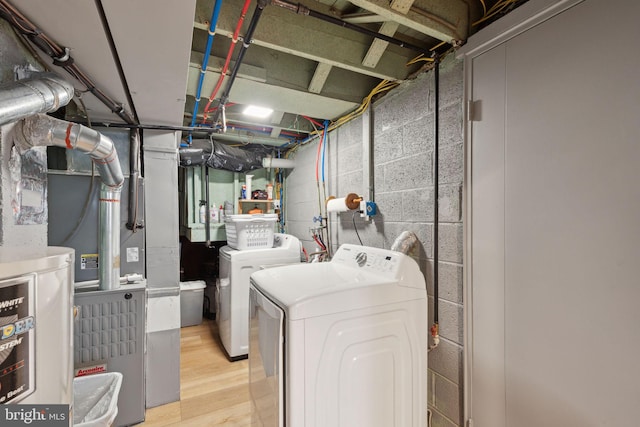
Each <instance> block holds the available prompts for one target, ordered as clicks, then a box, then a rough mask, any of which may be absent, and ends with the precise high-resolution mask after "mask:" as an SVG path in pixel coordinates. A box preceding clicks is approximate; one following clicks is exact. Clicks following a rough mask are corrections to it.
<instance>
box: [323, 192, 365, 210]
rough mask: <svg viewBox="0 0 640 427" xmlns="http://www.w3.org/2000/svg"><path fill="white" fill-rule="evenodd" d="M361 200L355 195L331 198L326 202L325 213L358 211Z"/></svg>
mask: <svg viewBox="0 0 640 427" xmlns="http://www.w3.org/2000/svg"><path fill="white" fill-rule="evenodd" d="M361 200H362V198H361V197H360V196H358V195H357V194H355V193H349V194H347V197H340V198H337V199H336V198H333V199H330V200H329V201H327V212H346V211H348V210H354V209H358V208H359V207H360V201H361Z"/></svg>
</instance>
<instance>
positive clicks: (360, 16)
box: [340, 12, 390, 24]
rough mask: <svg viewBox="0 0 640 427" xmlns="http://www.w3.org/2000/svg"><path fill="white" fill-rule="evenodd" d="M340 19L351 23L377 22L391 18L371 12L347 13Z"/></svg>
mask: <svg viewBox="0 0 640 427" xmlns="http://www.w3.org/2000/svg"><path fill="white" fill-rule="evenodd" d="M340 19H342V20H343V21H346V22H350V23H351V24H373V23H376V22H386V21H389V20H390V19H389V18H383V17H382V16H380V15H376V14H375V13H371V12H357V13H347V14H345V15H342V16H341V17H340Z"/></svg>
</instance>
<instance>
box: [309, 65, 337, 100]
mask: <svg viewBox="0 0 640 427" xmlns="http://www.w3.org/2000/svg"><path fill="white" fill-rule="evenodd" d="M331 68H332V67H331V65H329V64H325V63H324V62H320V63H318V66H317V67H316V72H315V73H314V74H313V78H312V79H311V83H309V92H311V93H320V92H322V87H323V86H324V83H325V82H326V81H327V78H328V77H329V73H330V72H331Z"/></svg>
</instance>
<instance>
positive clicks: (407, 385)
mask: <svg viewBox="0 0 640 427" xmlns="http://www.w3.org/2000/svg"><path fill="white" fill-rule="evenodd" d="M249 309H250V344H249V383H250V392H251V401H252V402H251V403H252V425H255V426H266V427H282V426H287V427H302V426H304V427H353V426H367V427H424V426H425V425H426V424H427V420H426V415H427V335H428V327H427V325H428V319H427V291H426V286H425V280H424V276H423V275H422V273H421V272H420V269H419V268H418V265H417V263H416V262H415V261H414V260H413V259H412V258H410V257H408V256H406V255H403V254H401V253H399V252H393V251H388V250H383V249H377V248H369V247H362V246H355V245H343V246H341V247H340V249H339V250H338V251H337V252H336V254H335V256H334V257H333V259H332V260H331V261H330V262H326V263H315V264H300V265H296V266H288V267H281V268H277V269H269V270H262V271H258V272H256V273H254V274H253V275H252V276H251V289H250V307H249Z"/></svg>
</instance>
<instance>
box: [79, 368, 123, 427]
mask: <svg viewBox="0 0 640 427" xmlns="http://www.w3.org/2000/svg"><path fill="white" fill-rule="evenodd" d="M121 385H122V374H121V373H120V372H106V373H104V374H93V375H87V376H84V377H77V378H74V379H73V425H74V426H75V427H109V426H110V425H111V424H113V420H115V419H116V416H117V415H118V394H119V393H120V386H121Z"/></svg>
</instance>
